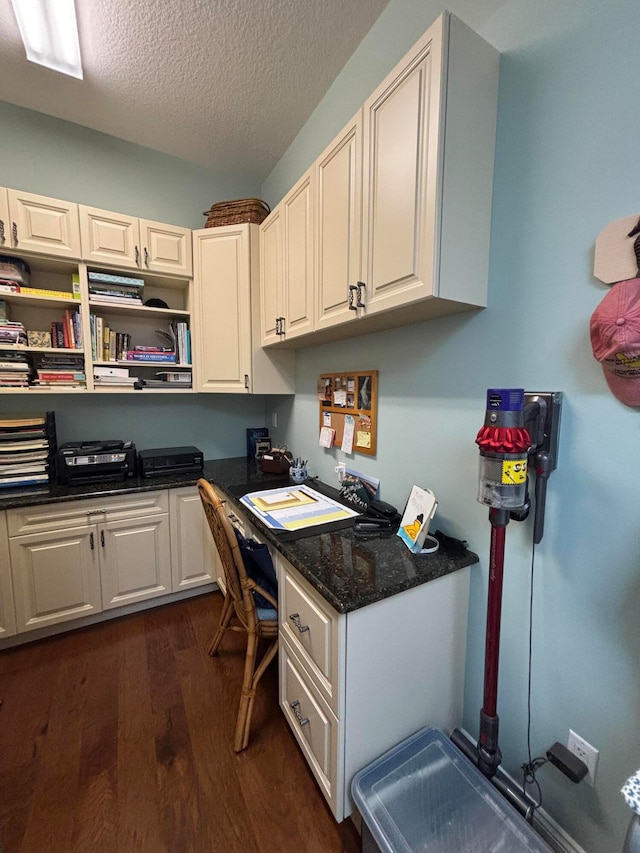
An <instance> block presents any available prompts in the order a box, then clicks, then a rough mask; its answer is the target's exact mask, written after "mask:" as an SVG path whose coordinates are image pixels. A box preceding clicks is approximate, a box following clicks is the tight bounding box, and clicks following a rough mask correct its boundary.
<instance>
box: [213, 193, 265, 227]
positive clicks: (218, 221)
mask: <svg viewBox="0 0 640 853" xmlns="http://www.w3.org/2000/svg"><path fill="white" fill-rule="evenodd" d="M270 212H271V208H270V207H269V205H268V204H267V203H266V201H262V200H261V199H259V198H238V199H236V200H235V201H219V202H218V203H217V204H214V205H212V206H211V209H210V210H206V211H205V212H204V213H203V216H206V217H207V221H206V222H205V225H204V227H205V228H215V227H216V226H217V225H239V224H240V223H241V222H253V223H255V224H257V225H259V224H260V223H261V222H262V221H263V220H264V219H266V218H267V216H268V215H269V213H270Z"/></svg>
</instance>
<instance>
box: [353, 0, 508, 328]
mask: <svg viewBox="0 0 640 853" xmlns="http://www.w3.org/2000/svg"><path fill="white" fill-rule="evenodd" d="M498 65H499V54H498V52H497V51H496V50H495V49H494V48H492V47H491V46H490V45H488V44H487V43H486V42H485V41H484V40H483V39H482V38H480V36H478V35H477V34H476V33H474V32H473V31H472V30H470V29H469V28H468V27H467V26H466V25H465V24H463V23H462V22H461V21H460V20H458V19H457V18H456V17H454V16H453V15H449V14H446V13H445V14H443V15H441V16H440V18H438V20H437V21H436V22H435V23H434V24H433V25H432V26H431V27H430V28H429V29H428V30H427V32H426V33H425V34H424V36H423V37H422V38H421V39H420V40H419V41H418V42H417V44H416V45H414V47H413V48H412V50H411V51H410V52H409V53H408V54H407V56H406V57H405V58H404V59H403V60H402V61H401V62H400V63H399V64H398V65H397V66H396V68H394V69H393V71H392V72H391V73H390V74H389V75H388V76H387V78H386V79H385V80H384V81H383V82H382V83H381V84H380V86H379V87H378V88H377V89H376V90H375V92H374V93H373V94H372V95H371V97H370V98H369V99H368V100H367V101H366V103H365V105H364V134H363V143H364V144H363V173H364V188H363V216H364V228H363V265H362V270H363V272H362V274H363V280H364V282H365V284H366V290H365V298H364V299H363V301H364V303H365V306H366V307H365V308H364V315H365V316H370V315H373V314H378V313H380V312H386V311H390V310H391V311H393V310H395V309H398V308H403V307H409V310H408V311H405V314H404V316H403V315H402V314H400V315H391V316H392V317H393V316H397V317H398V320H399V322H411V320H412V319H422V318H423V317H429V316H436V315H437V314H441V313H451V312H452V311H457V310H465V309H468V308H472V307H483V306H485V305H486V296H487V278H488V259H489V237H490V222H491V194H492V184H493V156H494V146H495V127H496V110H497V88H498ZM414 308H418V313H415V311H414V310H413V309H414Z"/></svg>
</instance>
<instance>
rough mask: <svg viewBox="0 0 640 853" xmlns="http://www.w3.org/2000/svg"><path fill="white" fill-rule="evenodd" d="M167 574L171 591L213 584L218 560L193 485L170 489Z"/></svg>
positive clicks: (218, 571)
mask: <svg viewBox="0 0 640 853" xmlns="http://www.w3.org/2000/svg"><path fill="white" fill-rule="evenodd" d="M169 504H170V506H169V515H170V518H171V573H172V587H173V591H174V592H179V591H180V590H183V589H191V588H192V587H196V586H203V585H204V584H208V583H215V582H216V580H217V578H218V577H219V576H220V575H221V573H222V569H221V568H220V566H219V562H220V558H219V557H218V551H217V550H216V546H215V544H214V541H213V536H212V535H211V531H210V530H209V525H208V524H207V519H206V516H205V514H204V511H203V509H202V501H201V500H200V494H199V493H198V489H197V487H196V486H185V488H183V489H171V491H170V493H169Z"/></svg>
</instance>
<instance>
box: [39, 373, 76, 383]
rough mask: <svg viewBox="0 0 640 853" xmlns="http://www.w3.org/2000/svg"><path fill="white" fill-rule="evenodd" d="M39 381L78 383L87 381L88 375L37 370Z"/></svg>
mask: <svg viewBox="0 0 640 853" xmlns="http://www.w3.org/2000/svg"><path fill="white" fill-rule="evenodd" d="M36 373H37V374H38V379H40V380H41V381H42V380H44V381H48V382H55V381H57V382H60V381H65V382H70V381H71V382H77V381H82V382H84V381H85V380H86V378H87V377H86V374H85V373H81V372H79V371H64V370H37V371H36Z"/></svg>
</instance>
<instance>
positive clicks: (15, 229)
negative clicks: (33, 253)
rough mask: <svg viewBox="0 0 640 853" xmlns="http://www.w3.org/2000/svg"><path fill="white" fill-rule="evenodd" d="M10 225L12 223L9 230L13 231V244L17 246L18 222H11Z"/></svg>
mask: <svg viewBox="0 0 640 853" xmlns="http://www.w3.org/2000/svg"><path fill="white" fill-rule="evenodd" d="M11 225H12V228H11V231H12V233H13V245H14V246H17V245H18V223H17V222H12V223H11Z"/></svg>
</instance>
